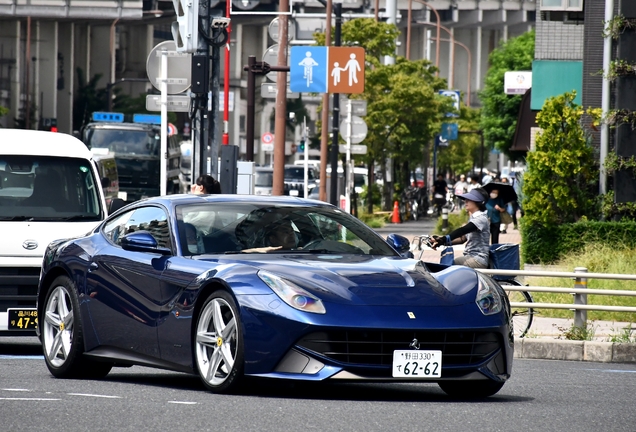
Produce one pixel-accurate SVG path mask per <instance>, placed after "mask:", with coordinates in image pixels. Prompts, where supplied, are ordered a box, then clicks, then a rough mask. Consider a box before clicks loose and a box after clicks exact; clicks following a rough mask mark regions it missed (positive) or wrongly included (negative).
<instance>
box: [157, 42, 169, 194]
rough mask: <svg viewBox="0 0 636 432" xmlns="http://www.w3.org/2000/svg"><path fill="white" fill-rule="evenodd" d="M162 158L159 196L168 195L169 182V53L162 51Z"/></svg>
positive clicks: (160, 158)
mask: <svg viewBox="0 0 636 432" xmlns="http://www.w3.org/2000/svg"><path fill="white" fill-rule="evenodd" d="M160 78H161V85H160V87H161V133H160V135H159V136H160V137H161V142H160V145H161V152H160V153H161V156H160V157H159V160H160V168H159V194H160V195H161V196H163V195H166V193H167V190H166V189H167V188H166V186H167V185H166V182H167V180H168V175H167V173H168V172H167V170H166V164H167V163H168V51H167V50H166V49H163V50H162V51H161V76H160Z"/></svg>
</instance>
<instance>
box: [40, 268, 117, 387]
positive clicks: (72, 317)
mask: <svg viewBox="0 0 636 432" xmlns="http://www.w3.org/2000/svg"><path fill="white" fill-rule="evenodd" d="M42 318H43V321H42V349H43V351H44V359H45V361H46V366H47V368H48V369H49V371H50V372H51V374H52V375H53V376H54V377H56V378H103V377H105V376H106V375H108V372H110V370H111V368H112V365H111V364H109V363H101V362H93V361H90V360H88V359H86V358H84V356H83V355H84V337H83V330H82V322H81V317H80V313H79V300H78V297H77V290H76V289H75V284H74V283H73V281H72V280H71V279H70V278H68V277H67V276H59V277H57V278H56V279H55V280H54V281H53V283H52V284H51V286H50V287H49V290H48V292H47V294H46V298H45V301H44V317H42Z"/></svg>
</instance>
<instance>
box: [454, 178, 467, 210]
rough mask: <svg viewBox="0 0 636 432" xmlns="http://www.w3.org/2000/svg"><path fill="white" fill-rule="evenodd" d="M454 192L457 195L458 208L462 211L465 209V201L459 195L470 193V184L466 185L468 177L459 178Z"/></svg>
mask: <svg viewBox="0 0 636 432" xmlns="http://www.w3.org/2000/svg"><path fill="white" fill-rule="evenodd" d="M453 192H454V194H455V200H456V201H457V208H458V209H459V210H461V209H462V208H463V207H464V200H462V199H461V198H459V195H462V194H465V193H466V192H468V183H466V176H465V175H464V174H461V175H460V176H459V180H457V183H455V185H454V186H453Z"/></svg>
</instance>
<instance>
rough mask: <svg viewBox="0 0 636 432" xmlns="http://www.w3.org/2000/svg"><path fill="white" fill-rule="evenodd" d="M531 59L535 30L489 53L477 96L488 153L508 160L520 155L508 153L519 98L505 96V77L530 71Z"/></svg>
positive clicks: (517, 111)
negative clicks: (491, 151)
mask: <svg viewBox="0 0 636 432" xmlns="http://www.w3.org/2000/svg"><path fill="white" fill-rule="evenodd" d="M533 59H534V30H533V31H530V32H527V33H524V34H523V35H521V36H519V37H516V38H513V39H510V40H508V41H507V42H504V43H503V44H502V45H501V46H500V47H499V48H496V49H495V50H493V51H492V52H491V53H490V56H489V57H488V60H489V62H490V68H489V69H488V72H487V73H486V77H485V82H484V89H483V90H482V91H481V92H480V93H479V98H480V100H481V102H482V104H483V109H482V115H481V129H482V130H483V131H484V139H485V141H486V145H487V147H488V148H489V149H493V148H494V149H497V150H499V151H501V152H503V153H505V154H507V155H508V156H509V157H510V158H511V159H517V158H519V157H520V156H521V155H520V154H519V153H518V152H511V151H510V147H511V146H512V140H513V138H514V135H515V129H516V127H517V118H518V116H519V107H520V106H521V98H522V96H521V95H516V96H511V95H507V94H505V93H504V74H505V73H506V72H508V71H524V70H531V69H532V60H533Z"/></svg>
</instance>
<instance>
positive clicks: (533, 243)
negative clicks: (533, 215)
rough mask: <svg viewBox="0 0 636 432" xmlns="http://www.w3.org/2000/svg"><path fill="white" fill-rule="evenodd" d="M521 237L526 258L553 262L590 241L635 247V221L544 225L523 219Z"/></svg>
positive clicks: (534, 261)
mask: <svg viewBox="0 0 636 432" xmlns="http://www.w3.org/2000/svg"><path fill="white" fill-rule="evenodd" d="M521 239H522V240H521V253H522V255H523V260H524V262H526V263H530V264H551V263H554V262H556V261H558V260H559V258H561V257H562V256H564V255H566V254H571V253H573V252H577V251H580V250H582V249H583V248H584V246H585V245H586V244H589V243H605V244H610V245H620V246H626V247H630V248H636V222H633V221H632V222H596V221H584V222H577V223H571V224H561V225H558V226H553V227H545V226H540V225H528V224H524V221H523V219H521ZM635 264H636V263H635Z"/></svg>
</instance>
